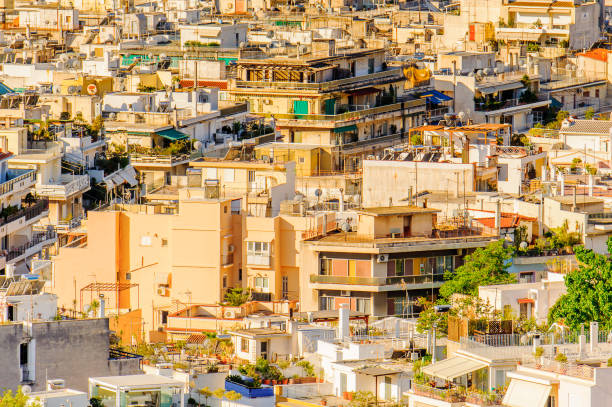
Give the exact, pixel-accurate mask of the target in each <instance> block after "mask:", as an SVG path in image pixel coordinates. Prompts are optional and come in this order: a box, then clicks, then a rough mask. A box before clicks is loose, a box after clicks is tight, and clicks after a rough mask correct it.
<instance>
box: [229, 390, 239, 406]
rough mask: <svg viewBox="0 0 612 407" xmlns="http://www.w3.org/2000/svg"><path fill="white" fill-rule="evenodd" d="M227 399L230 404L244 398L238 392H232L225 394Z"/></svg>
mask: <svg viewBox="0 0 612 407" xmlns="http://www.w3.org/2000/svg"><path fill="white" fill-rule="evenodd" d="M225 398H226V399H228V400H229V401H230V402H234V401H238V400H240V399H241V398H242V394H240V393H238V392H237V391H234V390H230V391H228V392H227V393H225ZM231 404H233V403H230V405H231Z"/></svg>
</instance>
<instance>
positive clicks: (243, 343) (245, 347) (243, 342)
mask: <svg viewBox="0 0 612 407" xmlns="http://www.w3.org/2000/svg"><path fill="white" fill-rule="evenodd" d="M240 351H241V352H248V351H249V340H248V339H247V338H241V339H240Z"/></svg>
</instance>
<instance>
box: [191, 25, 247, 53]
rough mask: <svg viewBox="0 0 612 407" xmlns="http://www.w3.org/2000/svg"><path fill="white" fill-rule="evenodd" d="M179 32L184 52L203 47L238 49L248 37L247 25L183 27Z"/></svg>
mask: <svg viewBox="0 0 612 407" xmlns="http://www.w3.org/2000/svg"><path fill="white" fill-rule="evenodd" d="M179 30H180V43H181V49H182V50H185V49H189V48H190V47H196V48H197V47H202V46H213V47H215V46H216V47H220V48H238V47H239V46H240V43H243V42H245V41H246V37H247V25H246V24H230V23H221V24H213V23H211V24H197V25H181V26H179Z"/></svg>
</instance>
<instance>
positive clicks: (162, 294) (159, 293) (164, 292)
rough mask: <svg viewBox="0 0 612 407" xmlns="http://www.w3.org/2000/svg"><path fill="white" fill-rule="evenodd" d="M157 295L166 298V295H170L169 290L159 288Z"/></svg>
mask: <svg viewBox="0 0 612 407" xmlns="http://www.w3.org/2000/svg"><path fill="white" fill-rule="evenodd" d="M157 295H161V296H164V297H165V296H166V295H168V289H167V288H166V287H158V288H157Z"/></svg>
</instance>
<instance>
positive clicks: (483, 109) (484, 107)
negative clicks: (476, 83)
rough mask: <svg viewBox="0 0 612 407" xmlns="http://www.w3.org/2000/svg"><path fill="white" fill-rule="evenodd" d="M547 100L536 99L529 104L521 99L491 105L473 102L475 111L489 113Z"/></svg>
mask: <svg viewBox="0 0 612 407" xmlns="http://www.w3.org/2000/svg"><path fill="white" fill-rule="evenodd" d="M547 100H548V98H538V99H537V100H534V101H531V102H525V101H521V99H519V98H515V99H504V100H496V101H492V102H491V103H485V102H474V105H475V108H476V111H478V112H490V111H493V110H502V109H508V108H510V107H516V106H524V105H530V104H532V103H539V102H546V101H547Z"/></svg>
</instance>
